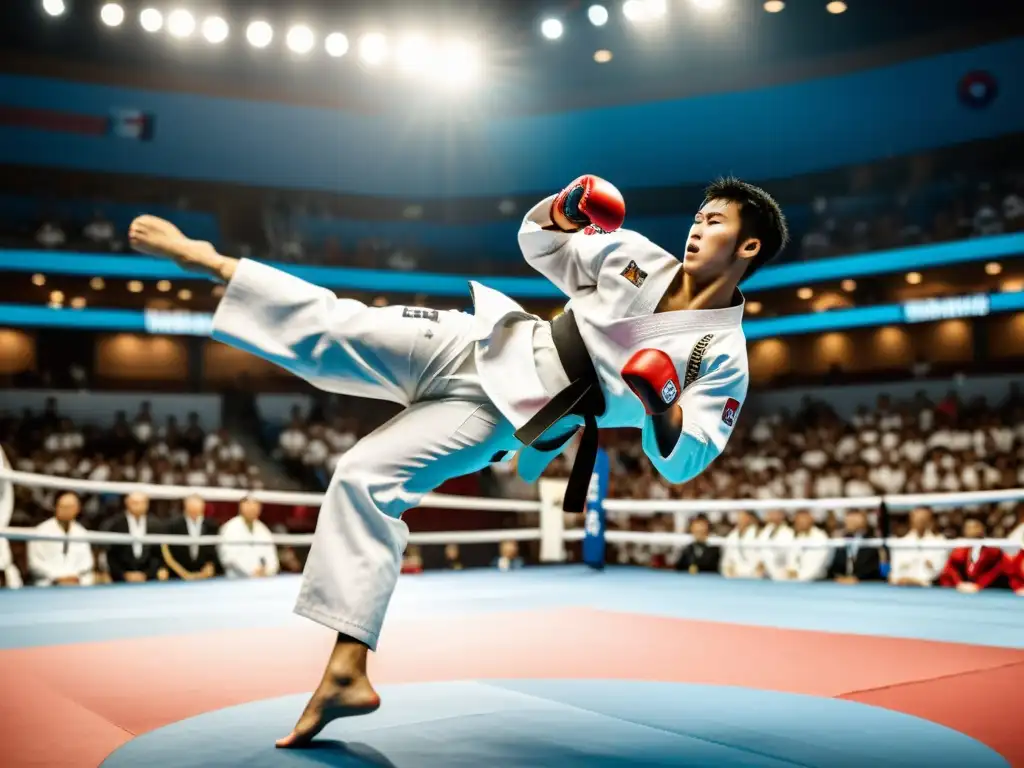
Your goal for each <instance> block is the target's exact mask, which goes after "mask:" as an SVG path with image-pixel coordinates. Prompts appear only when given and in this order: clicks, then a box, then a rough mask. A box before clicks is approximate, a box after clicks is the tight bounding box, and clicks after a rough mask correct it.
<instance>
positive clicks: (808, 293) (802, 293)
mask: <svg viewBox="0 0 1024 768" xmlns="http://www.w3.org/2000/svg"><path fill="white" fill-rule="evenodd" d="M813 295H814V291H812V290H811V289H810V288H801V289H800V290H799V291H797V292H796V297H797V298H798V299H803V300H804V301H806V300H807V299H809V298H811V297H812V296H813Z"/></svg>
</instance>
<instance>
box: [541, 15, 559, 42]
mask: <svg viewBox="0 0 1024 768" xmlns="http://www.w3.org/2000/svg"><path fill="white" fill-rule="evenodd" d="M563 32H565V27H563V26H562V22H561V21H559V20H558V19H544V21H542V22H541V24H540V33H541V34H542V35H544V37H546V38H547V39H548V40H557V39H558V38H560V37H561V36H562V33H563Z"/></svg>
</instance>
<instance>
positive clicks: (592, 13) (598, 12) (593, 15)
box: [587, 5, 608, 27]
mask: <svg viewBox="0 0 1024 768" xmlns="http://www.w3.org/2000/svg"><path fill="white" fill-rule="evenodd" d="M587 18H588V19H590V23H591V24H593V25H594V26H595V27H603V26H604V25H605V24H607V23H608V9H607V8H605V7H604V6H603V5H592V6H590V7H589V8H587Z"/></svg>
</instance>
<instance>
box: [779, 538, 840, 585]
mask: <svg viewBox="0 0 1024 768" xmlns="http://www.w3.org/2000/svg"><path fill="white" fill-rule="evenodd" d="M826 541H828V534H827V533H825V532H824V531H823V530H821V528H811V530H809V531H808V532H807V533H794V534H793V546H792V547H790V549H789V551H788V552H787V558H786V570H787V571H796V577H795V578H794V580H795V581H818V580H820V579H824V578H825V576H826V575H827V574H828V566H829V564H830V563H831V562H832V556H833V554H834V550H832V549H827V548H825V547H821V546H817V547H811V548H803V547H800V546H798V545H799V544H800V543H802V542H807V543H814V544H818V543H821V542H826Z"/></svg>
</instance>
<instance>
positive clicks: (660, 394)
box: [622, 349, 682, 416]
mask: <svg viewBox="0 0 1024 768" xmlns="http://www.w3.org/2000/svg"><path fill="white" fill-rule="evenodd" d="M622 380H623V381H625V382H626V384H627V385H628V386H629V388H630V389H631V390H633V394H634V395H636V396H637V397H638V398H640V402H641V403H643V404H644V408H646V409H647V413H649V414H651V415H652V416H654V415H657V414H659V413H665V411H667V410H668V409H669V408H671V407H672V406H673V405H674V404H675V402H676V400H678V399H679V393H680V391H681V390H682V387H680V386H679V374H678V373H676V367H675V365H673V363H672V358H671V357H669V356H668V355H666V354H665V353H664V352H662V351H661V350H660V349H641V350H640V351H639V352H637V353H636V354H635V355H633V356H632V357H631V358H629V361H628V362H627V363H626V365H625V367H624V368H623V369H622Z"/></svg>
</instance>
